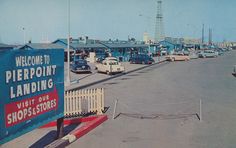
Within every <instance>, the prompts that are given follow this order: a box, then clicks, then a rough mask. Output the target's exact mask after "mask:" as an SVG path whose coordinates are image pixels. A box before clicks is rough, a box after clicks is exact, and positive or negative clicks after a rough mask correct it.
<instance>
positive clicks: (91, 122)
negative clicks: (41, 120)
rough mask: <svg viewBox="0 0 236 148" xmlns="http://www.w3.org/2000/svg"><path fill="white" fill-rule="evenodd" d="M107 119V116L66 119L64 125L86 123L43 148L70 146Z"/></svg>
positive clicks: (49, 125)
mask: <svg viewBox="0 0 236 148" xmlns="http://www.w3.org/2000/svg"><path fill="white" fill-rule="evenodd" d="M107 119H108V117H107V115H101V116H97V117H96V116H95V117H94V116H93V117H86V118H84V119H83V118H81V119H72V120H70V119H68V120H65V121H64V123H65V124H67V123H68V124H69V123H71V124H76V123H81V122H87V123H86V124H85V125H83V126H82V127H81V128H79V129H77V130H75V131H72V132H71V133H69V134H68V135H66V136H64V137H63V138H61V139H58V140H56V141H54V142H52V143H50V144H49V145H47V146H45V148H64V147H66V146H67V145H69V144H71V143H72V142H74V141H76V140H77V139H79V138H81V137H82V136H84V135H85V134H87V133H88V132H89V131H91V130H92V129H94V128H96V127H97V126H99V125H100V124H102V123H103V122H105V121H106V120H107ZM55 123H56V122H52V123H50V124H47V125H45V126H43V127H41V128H45V127H51V126H53V125H54V124H55Z"/></svg>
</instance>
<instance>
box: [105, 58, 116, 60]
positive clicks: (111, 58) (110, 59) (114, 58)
mask: <svg viewBox="0 0 236 148" xmlns="http://www.w3.org/2000/svg"><path fill="white" fill-rule="evenodd" d="M106 60H117V59H116V58H115V57H107V58H106Z"/></svg>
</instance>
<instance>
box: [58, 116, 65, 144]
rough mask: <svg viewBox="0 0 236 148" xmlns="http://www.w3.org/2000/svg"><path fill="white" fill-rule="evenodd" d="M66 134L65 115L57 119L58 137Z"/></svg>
mask: <svg viewBox="0 0 236 148" xmlns="http://www.w3.org/2000/svg"><path fill="white" fill-rule="evenodd" d="M63 136H64V117H62V118H59V119H57V137H56V139H59V138H62V137H63Z"/></svg>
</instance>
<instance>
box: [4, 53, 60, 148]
mask: <svg viewBox="0 0 236 148" xmlns="http://www.w3.org/2000/svg"><path fill="white" fill-rule="evenodd" d="M63 60H64V51H63V49H50V50H11V51H10V50H6V51H0V63H1V64H0V82H1V88H0V90H1V91H0V144H3V143H5V142H8V141H10V140H12V139H14V138H16V137H18V136H20V135H22V134H24V133H26V132H29V131H32V130H33V129H35V128H38V127H39V126H42V125H44V124H46V123H48V122H50V121H53V120H56V119H58V118H60V117H63V115H64V61H63Z"/></svg>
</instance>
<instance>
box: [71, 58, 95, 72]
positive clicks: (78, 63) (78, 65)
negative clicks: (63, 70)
mask: <svg viewBox="0 0 236 148" xmlns="http://www.w3.org/2000/svg"><path fill="white" fill-rule="evenodd" d="M70 70H71V71H72V72H75V73H83V72H91V68H90V66H89V65H88V64H87V61H86V60H84V59H75V60H74V61H73V62H72V64H70Z"/></svg>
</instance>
